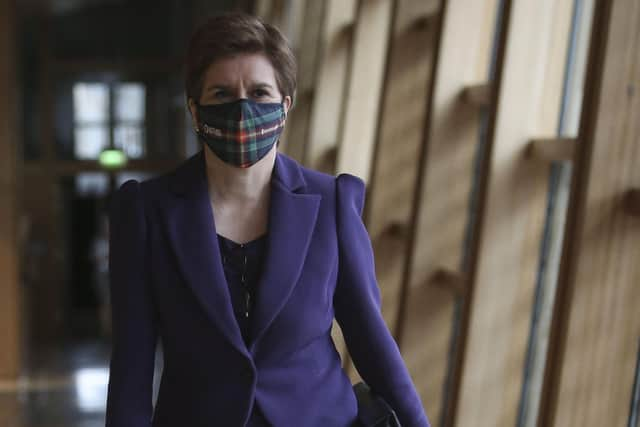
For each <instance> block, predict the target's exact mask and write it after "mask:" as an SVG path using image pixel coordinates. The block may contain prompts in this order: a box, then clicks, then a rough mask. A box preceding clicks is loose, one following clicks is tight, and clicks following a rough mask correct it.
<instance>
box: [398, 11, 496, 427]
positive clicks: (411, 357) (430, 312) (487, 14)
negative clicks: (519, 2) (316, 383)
mask: <svg viewBox="0 0 640 427" xmlns="http://www.w3.org/2000/svg"><path fill="white" fill-rule="evenodd" d="M496 5H497V0H483V1H475V2H468V1H465V0H448V1H446V5H444V8H443V17H442V30H441V36H440V41H439V43H440V47H439V49H440V51H439V53H438V63H437V68H436V71H435V72H436V75H435V85H434V87H433V94H432V98H431V101H430V103H431V112H430V116H431V118H430V124H429V126H428V128H427V130H426V132H427V134H426V144H427V146H426V147H425V149H424V151H423V153H422V157H423V158H422V163H423V164H422V170H421V172H420V173H421V176H420V181H419V186H420V187H419V189H418V192H417V196H416V206H415V213H414V217H413V219H412V228H411V229H412V232H411V235H412V236H413V241H412V242H411V254H410V256H409V258H408V259H407V263H408V264H407V266H406V274H407V276H406V279H405V282H406V283H407V284H408V288H407V289H406V290H405V292H406V296H405V299H406V304H405V310H404V313H403V314H402V315H403V318H402V321H401V322H400V325H399V326H401V327H402V330H401V331H399V337H400V339H401V349H402V352H403V355H404V357H405V359H406V360H407V364H408V367H409V369H410V371H411V373H412V375H413V377H414V380H415V382H416V386H417V387H418V391H419V392H420V394H421V396H422V399H423V403H424V405H425V408H426V410H427V414H428V415H429V417H430V419H431V421H432V422H433V423H438V420H441V419H442V417H443V416H444V415H443V413H442V410H443V405H444V403H445V399H446V398H447V396H446V395H445V393H444V391H445V379H446V378H445V377H446V375H447V370H448V366H449V350H450V345H451V339H452V327H453V324H452V323H453V311H454V303H455V292H453V289H452V287H451V286H450V284H447V283H432V280H431V279H432V278H433V277H434V275H435V274H436V272H437V271H438V270H439V269H448V270H449V271H451V272H458V271H459V269H460V267H461V265H462V258H463V252H464V244H465V226H466V224H467V221H468V203H469V202H468V200H469V194H470V192H471V186H472V179H473V161H474V155H475V152H476V149H477V144H478V136H479V134H480V110H479V109H478V107H477V106H476V105H470V104H468V103H466V102H464V99H462V97H461V93H462V92H463V90H464V88H465V87H466V86H467V85H469V84H475V83H479V82H480V83H485V82H486V81H487V79H488V74H489V62H490V57H491V46H492V40H493V36H494V28H495V25H496V19H495V18H496ZM425 49H428V46H425ZM394 206H395V205H394ZM435 425H438V424H435Z"/></svg>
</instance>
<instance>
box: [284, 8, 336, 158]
mask: <svg viewBox="0 0 640 427" xmlns="http://www.w3.org/2000/svg"><path fill="white" fill-rule="evenodd" d="M326 4H327V3H326V2H324V1H307V2H305V8H304V10H303V11H304V16H303V19H302V21H303V24H304V25H303V26H302V27H303V28H302V29H301V32H300V35H299V37H298V40H299V43H298V45H297V46H296V47H295V51H296V57H297V60H298V88H297V94H296V99H295V101H294V106H293V109H292V110H291V111H290V112H289V117H288V118H287V126H286V127H285V131H284V135H283V137H282V138H281V144H282V147H278V149H279V150H281V151H284V152H285V153H287V154H288V155H290V156H291V157H293V158H294V159H296V160H298V161H299V162H303V161H304V151H305V145H306V143H307V138H308V131H309V120H310V115H311V106H312V105H313V95H314V85H315V82H316V70H317V65H318V64H317V63H318V48H319V45H320V36H321V29H322V22H323V21H324V13H325V6H326Z"/></svg>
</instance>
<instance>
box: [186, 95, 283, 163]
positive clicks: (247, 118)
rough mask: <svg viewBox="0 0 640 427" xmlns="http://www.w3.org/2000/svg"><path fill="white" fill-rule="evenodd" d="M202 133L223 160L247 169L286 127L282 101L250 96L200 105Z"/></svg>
mask: <svg viewBox="0 0 640 427" xmlns="http://www.w3.org/2000/svg"><path fill="white" fill-rule="evenodd" d="M198 118H199V120H200V126H199V132H198V136H199V138H200V140H201V141H202V142H203V143H205V144H207V145H208V146H209V148H211V151H213V152H214V153H215V154H216V155H217V156H218V157H219V158H220V159H222V160H223V161H225V162H227V163H229V164H232V165H234V166H238V167H241V168H246V167H249V166H251V165H253V164H254V163H256V162H257V161H258V160H260V159H262V158H263V157H264V156H265V155H266V154H267V153H268V152H269V151H270V150H271V148H272V147H273V144H275V143H276V142H277V141H278V138H279V137H280V134H281V133H282V130H283V128H284V123H285V114H284V107H283V106H282V104H281V103H262V102H255V101H253V100H249V99H239V100H237V101H233V102H228V103H224V104H213V105H198Z"/></svg>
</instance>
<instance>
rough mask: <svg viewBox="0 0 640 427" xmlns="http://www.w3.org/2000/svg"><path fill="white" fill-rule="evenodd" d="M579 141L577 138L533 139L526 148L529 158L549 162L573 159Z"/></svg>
mask: <svg viewBox="0 0 640 427" xmlns="http://www.w3.org/2000/svg"><path fill="white" fill-rule="evenodd" d="M577 143H578V140H577V139H576V138H540V139H532V140H531V141H529V145H528V146H527V148H526V149H525V150H526V155H527V156H528V157H529V158H533V159H538V160H542V161H544V162H547V163H550V162H558V161H571V160H573V157H574V155H575V151H576V145H577Z"/></svg>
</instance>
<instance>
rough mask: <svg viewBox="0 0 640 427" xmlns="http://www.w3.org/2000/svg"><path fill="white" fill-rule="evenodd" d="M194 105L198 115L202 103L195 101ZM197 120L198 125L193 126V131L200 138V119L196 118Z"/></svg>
mask: <svg viewBox="0 0 640 427" xmlns="http://www.w3.org/2000/svg"><path fill="white" fill-rule="evenodd" d="M193 104H194V105H195V106H196V113H197V112H198V109H199V108H200V103H199V102H198V101H195V100H194V101H193ZM195 119H196V123H195V124H194V125H193V131H194V132H195V133H196V135H198V136H200V120H198V117H197V116H196V117H195Z"/></svg>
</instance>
